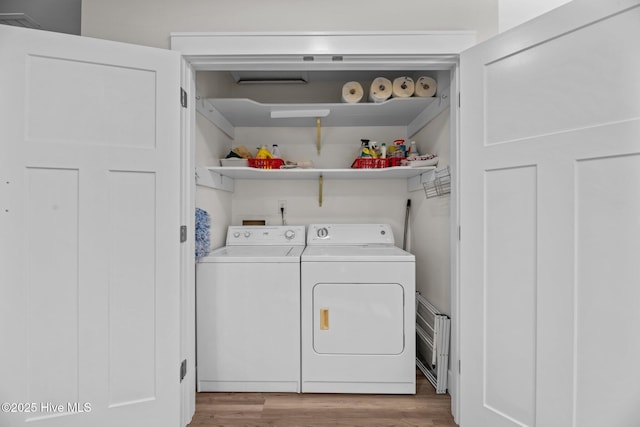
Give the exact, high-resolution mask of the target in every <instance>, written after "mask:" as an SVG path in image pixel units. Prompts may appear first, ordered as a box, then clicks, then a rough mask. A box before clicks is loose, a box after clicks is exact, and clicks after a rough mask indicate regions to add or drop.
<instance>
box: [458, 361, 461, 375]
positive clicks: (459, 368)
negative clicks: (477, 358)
mask: <svg viewBox="0 0 640 427" xmlns="http://www.w3.org/2000/svg"><path fill="white" fill-rule="evenodd" d="M460 365H461V363H460V360H458V374H459V373H460V370H461V367H460Z"/></svg>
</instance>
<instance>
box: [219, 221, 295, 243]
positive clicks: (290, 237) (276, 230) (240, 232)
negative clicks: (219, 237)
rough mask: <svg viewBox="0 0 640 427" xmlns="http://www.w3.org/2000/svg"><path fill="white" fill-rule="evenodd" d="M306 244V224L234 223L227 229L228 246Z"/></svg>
mask: <svg viewBox="0 0 640 427" xmlns="http://www.w3.org/2000/svg"><path fill="white" fill-rule="evenodd" d="M304 244H305V227H304V225H282V226H279V225H278V226H276V225H273V226H271V225H252V226H244V225H242V226H240V225H232V226H229V229H228V230H227V246H236V245H251V246H260V245H265V246H267V245H304Z"/></svg>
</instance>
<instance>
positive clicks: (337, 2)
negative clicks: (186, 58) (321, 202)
mask: <svg viewBox="0 0 640 427" xmlns="http://www.w3.org/2000/svg"><path fill="white" fill-rule="evenodd" d="M357 30H380V31H383V30H389V31H392V30H472V31H477V36H478V41H481V40H484V39H486V38H488V37H491V36H492V35H495V34H497V32H498V0H446V1H444V0H441V1H436V0H398V1H395V2H389V1H381V0H349V1H343V0H323V1H302V0H269V1H264V0H216V1H211V0H188V1H185V0H109V1H105V0H83V1H82V34H83V35H86V36H90V37H97V38H104V39H109V40H118V41H124V42H129V43H136V44H142V45H148V46H156V47H163V48H167V47H169V33H170V32H178V31H357Z"/></svg>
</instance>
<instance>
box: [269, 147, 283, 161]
mask: <svg viewBox="0 0 640 427" xmlns="http://www.w3.org/2000/svg"><path fill="white" fill-rule="evenodd" d="M271 155H272V156H273V158H274V159H281V158H282V155H281V154H280V149H279V148H278V144H273V146H271Z"/></svg>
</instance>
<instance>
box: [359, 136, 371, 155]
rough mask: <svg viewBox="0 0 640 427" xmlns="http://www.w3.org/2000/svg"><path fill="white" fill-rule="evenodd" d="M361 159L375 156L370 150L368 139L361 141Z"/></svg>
mask: <svg viewBox="0 0 640 427" xmlns="http://www.w3.org/2000/svg"><path fill="white" fill-rule="evenodd" d="M360 157H373V155H372V154H371V149H370V148H369V140H368V139H361V140H360Z"/></svg>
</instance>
